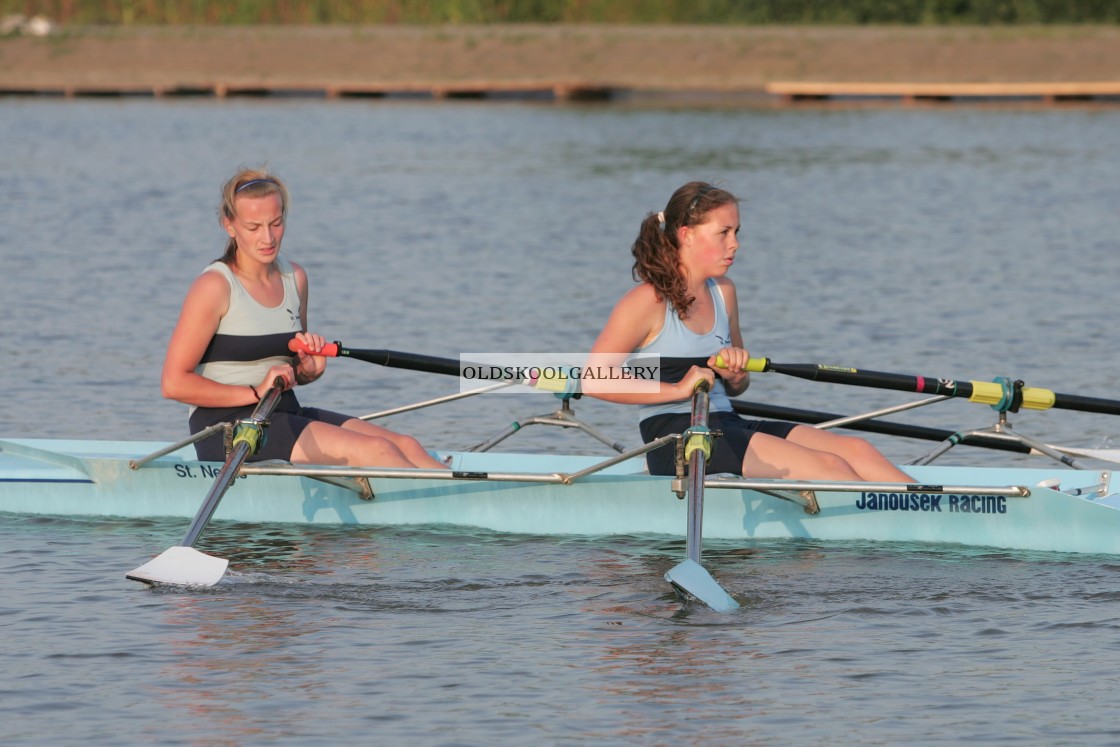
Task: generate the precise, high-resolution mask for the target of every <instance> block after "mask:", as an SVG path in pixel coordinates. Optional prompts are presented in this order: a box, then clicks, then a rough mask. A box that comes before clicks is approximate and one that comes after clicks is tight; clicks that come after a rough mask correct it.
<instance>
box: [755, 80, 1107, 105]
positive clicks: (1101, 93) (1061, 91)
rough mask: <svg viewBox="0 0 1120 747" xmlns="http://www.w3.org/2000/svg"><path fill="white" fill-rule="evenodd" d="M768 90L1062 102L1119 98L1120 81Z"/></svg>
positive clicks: (817, 97)
mask: <svg viewBox="0 0 1120 747" xmlns="http://www.w3.org/2000/svg"><path fill="white" fill-rule="evenodd" d="M766 92H767V93H769V94H771V95H774V96H779V97H781V98H782V100H783V101H785V102H787V103H796V102H802V101H825V100H831V99H898V100H900V101H902V102H903V103H917V102H922V101H958V100H959V101H980V100H995V101H1016V100H1037V101H1042V102H1044V103H1048V104H1053V103H1058V102H1062V101H1093V100H1106V99H1117V100H1120V82H1116V81H1098V82H1081V83H1072V82H1038V83H860V82H848V83H829V82H806V81H799V82H774V83H768V84H767V85H766Z"/></svg>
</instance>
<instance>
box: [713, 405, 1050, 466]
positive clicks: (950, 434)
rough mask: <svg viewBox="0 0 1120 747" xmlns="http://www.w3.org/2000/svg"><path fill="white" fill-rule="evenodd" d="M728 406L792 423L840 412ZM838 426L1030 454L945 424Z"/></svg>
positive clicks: (1024, 447) (871, 422)
mask: <svg viewBox="0 0 1120 747" xmlns="http://www.w3.org/2000/svg"><path fill="white" fill-rule="evenodd" d="M731 406H732V407H733V408H734V409H735V412H737V413H740V414H742V415H752V416H754V417H757V418H771V419H774V420H789V421H792V422H795V423H827V422H829V421H832V420H839V419H841V418H843V417H844V416H843V415H837V414H835V413H831V412H821V411H820V410H802V409H799V408H796V407H783V406H781V405H768V404H765V403H763V402H748V401H747V400H741V399H733V400H731ZM838 427H840V428H845V429H847V430H853V431H863V432H865V433H882V434H885V435H888V436H902V437H904V438H915V439H921V440H925V441H947V440H949V439H951V438H955V439H958V440H957V443H959V444H961V445H964V446H978V447H982V448H985V449H996V450H999V451H1014V452H1018V453H1020V454H1030V453H1031V451H1032V449H1031V447H1029V446H1027V445H1026V444H1023V443H1019V442H1018V441H1012V440H1008V439H1003V438H999V437H997V436H983V435H979V434H975V433H970V434H968V435H965V436H962V435H961V434H960V433H959V432H958V431H951V430H948V429H946V428H932V427H929V426H925V425H912V424H910V423H899V422H895V421H890V420H855V421H852V422H850V423H844V424H842V425H839V426H838Z"/></svg>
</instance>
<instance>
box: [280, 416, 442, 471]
mask: <svg viewBox="0 0 1120 747" xmlns="http://www.w3.org/2000/svg"><path fill="white" fill-rule="evenodd" d="M355 422H356V423H358V424H360V425H359V427H357V428H354V427H346V426H349V425H350V424H351V423H355ZM361 426H368V427H361ZM291 461H292V462H293V463H297V464H344V465H348V466H356V467H426V468H433V469H446V466H445V465H442V464H440V463H439V462H438V461H436V460H435V459H433V458H432V457H431V456H430V455H429V454H428V453H427V452H426V451H424V449H423V448H422V447H421V446H420V444H419V443H418V442H417V441H416V439H414V438H412V437H411V436H403V435H401V434H399V433H393V432H392V431H389V430H387V429H385V428H380V427H378V426H375V425H371V424H369V423H365V422H364V421H361V420H349V421H347V422H346V424H345V425H344V426H342V427H339V426H336V425H330V424H329V423H321V422H315V423H309V424H308V425H307V427H306V428H304V429H303V432H302V433H301V434H300V436H299V439H297V440H296V443H295V446H294V447H293V448H292V457H291Z"/></svg>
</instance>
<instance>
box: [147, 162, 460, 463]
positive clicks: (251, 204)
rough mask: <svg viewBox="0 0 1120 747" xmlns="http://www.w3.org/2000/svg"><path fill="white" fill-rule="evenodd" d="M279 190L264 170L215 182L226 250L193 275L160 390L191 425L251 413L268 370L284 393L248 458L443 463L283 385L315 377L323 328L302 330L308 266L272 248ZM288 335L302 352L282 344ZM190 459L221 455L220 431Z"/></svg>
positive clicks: (283, 214) (194, 428)
mask: <svg viewBox="0 0 1120 747" xmlns="http://www.w3.org/2000/svg"><path fill="white" fill-rule="evenodd" d="M287 216H288V190H287V188H286V187H285V186H284V183H283V182H282V181H281V180H280V179H279V178H278V177H276V176H273V175H270V174H269V173H268V172H266V171H263V170H242V171H239V172H238V173H237V174H236V175H235V176H234V177H233V178H232V179H230V180H229V181H228V182H226V183H225V185H224V186H223V187H222V202H221V207H220V209H219V222H220V223H221V226H222V228H224V229H225V231H226V233H227V234H229V241H228V242H227V244H226V251H225V254H224V255H222V257H220V258H219V259H217V260H215V261H214V262H213V263H211V264H210V265H209V266H208V267H206V269H205V270H204V271H203V272H202V274H201V275H199V276H198V278H196V279H195V281H194V283H193V284H192V285H191V287H190V290H188V291H187V297H186V300H184V301H183V308H182V311H181V312H180V315H179V321H178V323H177V324H176V325H175V331H174V332H173V333H172V335H171V342H170V343H169V344H168V347H167V357H166V358H165V360H164V364H163V376H162V390H163V396H165V397H168V398H170V399H175V400H178V401H180V402H183V403H185V404H188V405H191V412H190V418H189V425H190V431H191V433H198V432H199V431H201V430H203V429H205V428H206V427H207V426H210V425H212V424H214V423H219V422H224V421H226V422H228V421H232V420H237V419H239V418H245V417H248V416H249V415H250V413H251V412H252V411H253V409H254V407H255V406H256V404H257V403H258V402H259V401H260V400H261V397H262V395H263V394H264V393H266V392H267V391H268V390H269V388H270V386H271V385H272V382H273V381H275V380H276V379H277V378H279V379H281V380H282V381H283V384H284V389H285V391H284V393H283V395H282V396H281V398H280V402H279V404H278V405H277V407H276V409H275V411H274V412H273V414H272V416H271V418H270V419H269V426H268V433H267V436H268V437H267V438H266V439H265V440H264V445H263V446H262V447H261V449H260V451H259V452H258V453H257V454H256V455H255V456H254V457H253V458H254V459H257V460H261V459H284V460H289V461H291V462H295V463H305V464H348V465H361V466H388V467H433V468H437V467H443V465H442V464H440V463H439V462H438V461H437V460H436V459H435V458H433V457H432V456H431V455H430V454H429V453H428V452H427V451H425V450H424V448H423V447H422V446H421V445H420V444H419V443H418V442H417V441H416V439H414V438H412V437H411V436H405V435H401V434H399V433H394V432H393V431H390V430H387V429H385V428H381V427H379V426H376V425H373V424H372V423H367V422H366V421H364V420H360V419H358V418H354V417H351V416H349V415H342V414H339V413H335V412H330V411H328V410H320V409H318V408H312V407H302V406H301V405H300V403H299V401H298V400H297V399H296V395H295V392H293V391H292V388H293V387H295V386H296V385H297V384H310V383H311V382H313V381H315V380H316V379H318V378H319V377H320V376H322V375H323V372H324V371H325V369H326V365H327V359H326V358H325V357H324V356H322V355H316V354H315V353H317V352H318V351H320V350H322V349H323V345H324V344H325V342H326V341H325V340H324V339H323V337H322V336H320V335H317V334H313V333H309V332H308V331H307V273H306V272H305V271H304V269H303V268H302V267H301V266H300V265H297V264H295V263H294V262H288V261H287V260H285V259H284V258H283V257H281V256H280V244H281V241H282V240H283V238H284V229H285V222H286V220H287ZM293 336H294V337H295V338H297V339H299V340H300V341H302V342H303V343H304V344H305V345H306V346H307V349H308V351H310V352H303V351H301V352H299V353H298V354H297V355H296V357H294V358H293V357H292V354H291V353H290V352H289V351H288V341H289V340H290V339H291V338H292V337H293ZM195 450H196V451H197V453H198V458H199V459H202V460H209V461H218V462H221V461H225V458H226V455H225V452H224V447H223V444H222V439H220V438H213V437H211V438H207V439H204V440H202V441H199V442H196V444H195Z"/></svg>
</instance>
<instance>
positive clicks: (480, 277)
mask: <svg viewBox="0 0 1120 747" xmlns="http://www.w3.org/2000/svg"><path fill="white" fill-rule="evenodd" d="M1118 153H1120V111H1117V110H1115V109H1109V108H1085V109H1082V108H1049V109H973V108H944V109H938V108H930V109H901V108H899V109H866V110H851V111H841V110H828V109H807V110H775V111H768V110H689V109H679V110H677V109H650V108H626V107H590V108H581V107H574V106H573V107H568V106H552V105H546V106H536V105H519V104H510V105H506V104H496V103H483V104H475V103H465V102H448V103H444V104H440V103H429V102H419V103H409V102H394V103H369V102H321V101H299V100H293V101H261V102H232V101H231V102H156V101H64V102H59V101H37V100H26V99H9V100H5V101H0V226H3V229H4V230H3V231H0V257H2V258H3V263H4V270H3V273H2V275H0V298H2V301H0V303H2V307H3V310H4V322H3V325H2V327H0V330H2V331H0V356H2V358H0V360H3V361H4V366H3V368H2V370H3V373H0V381H2V391H3V393H4V400H5V403H4V407H3V408H2V409H0V435H3V436H49V437H80V438H87V437H94V438H109V439H132V438H140V439H160V440H164V439H175V438H179V437H181V436H182V435H183V434H184V431H185V413H184V408H183V407H182V406H180V405H176V404H174V403H169V402H166V401H163V400H161V399H160V397H159V386H158V379H159V367H160V365H161V362H162V356H163V350H164V346H165V344H166V340H167V337H168V335H169V333H170V330H171V328H172V326H173V325H174V322H175V317H176V314H177V312H178V307H179V304H180V302H181V300H182V296H183V293H184V292H185V290H186V287H187V285H188V284H189V282H190V280H191V278H192V277H193V276H194V275H195V274H197V272H198V271H199V270H201V268H202V267H203V266H204V265H205V264H206V262H207V261H208V260H209V259H211V258H212V257H214V256H216V255H217V254H218V253H219V252H220V250H221V247H222V244H223V235H222V233H221V232H220V230H219V229H218V227H217V222H216V213H215V209H216V203H217V195H218V186H219V184H220V183H221V182H222V181H223V180H224V179H225V178H226V177H228V176H229V174H230V173H231V172H232V171H233V169H234V168H235V167H237V166H238V165H257V164H260V163H264V162H267V163H268V164H269V165H270V166H271V167H272V168H274V169H275V170H276V171H277V172H278V173H280V174H281V175H282V176H284V177H285V178H286V179H287V180H288V182H289V184H290V186H291V188H292V192H293V207H292V214H291V219H290V222H289V228H288V234H287V236H286V238H285V250H286V252H287V253H288V254H289V255H290V256H291V257H292V258H294V259H296V260H297V261H300V262H302V263H303V264H304V265H305V266H306V267H307V268H308V271H309V273H310V275H311V284H312V291H311V292H312V310H311V311H312V313H311V322H312V324H311V326H312V327H313V328H314V329H316V330H318V331H321V332H323V333H324V334H325V335H326V336H328V337H330V338H334V339H341V340H343V341H344V342H345V343H346V344H348V345H350V346H352V347H385V348H392V349H398V350H405V351H414V352H424V353H428V354H432V355H444V356H455V355H458V354H459V353H460V352H469V351H482V352H538V351H564V352H579V351H582V350H586V349H587V347H588V346H590V344H591V342H592V341H593V340H594V338H595V335H596V334H597V333H598V330H599V328H600V326H601V325H602V323H603V321H604V320H605V318H606V315H607V314H608V312H609V310H610V308H611V306H612V305H613V303H614V301H615V300H616V299H617V298H618V296H620V295H621V294H622V293H623V292H625V291H626V289H627V288H629V287H630V285H631V280H630V277H629V268H630V260H629V253H628V246H629V242H630V240H631V239H632V237H633V234H634V232H635V231H636V228H637V224H638V222H639V221H640V220H641V218H642V217H643V216H644V215H645V214H646V213H647V212H649V211H655V210H658V209H660V208H661V207H662V206H663V204H664V201H665V199H666V198H667V197H668V195H669V194H670V193H671V192H672V190H673V189H674V188H675V187H676V186H678V185H679V184H681V183H683V182H684V181H687V180H690V179H693V178H702V179H709V180H716V181H719V182H721V183H723V184H724V185H726V186H727V187H728V188H729V189H731V190H732V191H734V192H736V193H737V194H739V195H741V196H742V197H743V198H744V206H743V222H744V227H743V239H744V246H743V249H742V250H741V251H740V254H739V257H738V259H737V261H736V265H735V267H734V268H733V269H732V277H733V278H734V279H735V281H736V283H737V284H738V286H739V289H740V302H741V308H740V314H741V316H742V318H743V321H744V327H745V337H746V340H747V345H748V347H749V348H750V349H751V351H752V352H753V353H755V354H756V355H766V356H770V357H771V358H773V359H774V360H779V361H785V362H824V363H834V364H844V365H850V366H857V367H861V368H865V369H878V370H886V371H898V372H904V373H916V374H923V375H929V376H946V377H954V378H959V379H966V380H967V379H981V380H984V379H991V378H992V377H995V376H1011V377H1014V378H1021V379H1024V380H1025V381H1027V382H1028V384H1030V385H1033V386H1041V387H1049V388H1052V389H1055V390H1058V391H1062V392H1071V393H1081V394H1091V395H1097V396H1106V397H1107V396H1114V395H1115V392H1114V391H1113V390H1114V383H1115V381H1116V377H1115V375H1114V371H1115V370H1116V368H1117V353H1116V345H1115V340H1116V335H1115V329H1116V316H1117V315H1116V313H1115V312H1114V310H1113V306H1114V304H1112V303H1111V302H1110V299H1111V298H1112V295H1113V292H1112V291H1113V289H1112V285H1113V282H1112V281H1113V278H1114V277H1115V275H1116V273H1115V269H1116V268H1117V259H1116V257H1117V250H1118V248H1120V239H1118V237H1120V186H1118V182H1117V180H1116V174H1117V173H1118V171H1120V169H1118V166H1120V163H1118V157H1117V154H1118ZM455 386H456V385H455V382H453V381H451V382H449V381H447V380H442V379H441V378H440V377H437V376H432V375H428V376H425V375H419V374H415V373H407V372H403V371H396V370H389V369H382V368H377V367H374V366H370V365H367V364H363V363H360V362H357V361H336V362H334V363H333V364H332V365H331V368H330V370H329V372H328V375H327V377H326V378H325V379H324V380H323V381H321V382H319V383H317V384H316V385H315V388H314V390H309V392H308V393H307V394H304V395H302V396H303V398H304V399H305V400H306V401H311V402H313V403H314V404H317V405H321V406H325V407H331V408H334V409H340V410H345V411H350V412H355V413H365V412H372V411H375V410H379V409H384V408H388V407H393V406H396V405H400V404H404V403H407V402H412V401H418V400H422V399H425V398H429V397H435V396H439V395H443V394H447V393H448V392H450V391H453V390H454V388H455ZM748 395H749V396H747V399H754V400H758V401H766V402H772V403H776V404H781V405H787V406H793V407H803V408H808V409H821V410H830V411H833V412H843V413H850V412H855V411H857V410H859V409H871V408H873V407H881V406H885V405H888V404H894V403H896V402H898V401H904V400H905V399H906V398H905V397H902V398H901V400H900V399H899V398H894V397H892V396H891V395H886V396H884V393H883V392H878V391H874V390H858V389H854V388H843V387H835V386H828V385H822V384H813V383H808V382H800V381H797V380H792V379H785V378H782V377H779V376H777V375H763V376H758V377H756V378H755V382H754V384H753V385H752V388H751V389H750V391H749V392H748ZM555 406H556V405H555V401H554V400H552V399H551V398H542V397H540V396H535V395H500V396H499V395H492V396H489V397H485V398H475V399H474V400H466V401H463V402H459V403H456V404H453V405H444V406H440V407H436V408H429V409H426V410H421V411H418V412H415V413H411V414H408V415H402V416H397V417H395V418H394V419H393V421H392V424H393V425H395V426H396V427H399V428H402V429H405V430H409V431H412V432H414V433H416V434H417V435H418V436H420V437H421V438H422V440H423V441H424V442H425V443H428V444H430V445H432V446H434V447H440V448H457V447H465V446H468V445H471V444H473V443H476V442H477V441H479V440H481V439H482V438H484V437H485V436H488V435H490V434H491V433H493V432H495V431H497V430H498V429H500V428H502V427H503V426H504V425H506V424H507V423H508V422H510V421H511V420H513V419H515V418H520V417H524V416H527V415H531V414H539V413H544V412H548V411H550V410H551V409H554V408H555ZM576 410H577V414H578V415H580V417H582V418H584V419H586V420H587V421H588V422H590V423H592V424H593V425H595V426H596V427H598V428H600V429H602V430H604V431H606V432H608V433H609V434H611V435H612V436H613V437H615V438H618V439H620V440H622V441H624V442H627V443H631V444H632V443H634V442H636V441H637V434H636V428H635V426H634V422H633V417H634V416H633V413H632V412H630V411H629V410H627V409H626V408H623V407H619V406H615V405H606V404H603V403H595V402H586V401H581V402H579V403H577V405H576ZM994 418H995V413H993V412H992V411H991V410H990V409H988V408H986V407H980V406H977V405H971V404H968V403H964V402H958V401H954V402H949V403H944V404H941V405H937V406H935V407H933V408H927V409H926V410H924V411H921V412H918V413H915V414H912V415H910V416H906V418H900V419H908V420H910V421H911V422H916V423H920V424H925V425H936V426H939V427H946V428H960V427H969V426H976V427H980V426H984V425H987V424H990V423H991V422H993V421H994ZM1014 422H1015V425H1016V426H1017V427H1019V428H1020V430H1022V431H1024V432H1026V433H1030V434H1033V435H1037V436H1039V437H1040V438H1043V439H1045V440H1047V441H1050V442H1057V443H1067V444H1071V445H1081V446H1087V447H1098V446H1113V445H1115V444H1114V442H1113V439H1114V438H1115V437H1116V434H1117V433H1118V432H1120V428H1118V426H1117V424H1116V422H1115V420H1114V419H1108V418H1107V417H1104V416H1088V415H1079V414H1076V413H1070V412H1058V411H1047V412H1030V413H1020V414H1018V415H1016V416H1014ZM515 439H516V441H515V442H514V443H513V444H512V445H515V446H517V447H520V448H540V449H550V450H557V451H572V450H579V451H596V445H595V443H594V442H590V441H589V440H588V439H586V438H585V437H581V436H580V435H578V434H573V433H555V432H552V431H549V430H547V429H544V428H538V429H527V430H526V432H524V433H522V434H518V436H516V437H515ZM877 443H879V444H880V446H882V447H883V448H884V450H886V451H887V452H888V453H890V454H891V455H892V456H895V457H896V458H898V459H899V460H900V461H905V460H907V459H911V458H914V457H917V456H919V455H921V454H923V453H924V452H925V451H926V450H928V449H929V448H930V447H931V445H930V444H927V443H924V442H915V441H895V442H890V441H884V440H881V439H880V440H877ZM958 451H960V453H959V454H956V455H954V458H955V459H957V460H958V461H963V462H966V463H972V464H986V463H993V460H995V461H997V462H998V461H1005V460H1009V459H1011V457H1006V456H1003V455H1000V454H996V455H994V456H993V455H992V453H990V452H984V451H980V450H972V451H971V452H965V451H964V450H963V449H958ZM1016 459H1018V457H1016ZM199 498H200V500H201V498H202V496H200V497H199ZM184 529H185V527H184V525H183V523H182V522H175V521H152V522H137V521H113V520H99V521H75V520H69V519H63V518H28V517H22V516H10V515H9V516H0V574H2V577H3V579H4V580H3V586H2V587H0V589H2V595H0V672H2V674H0V721H2V722H3V723H4V724H5V726H4V730H5V741H6V742H7V743H12V744H28V745H30V744H59V745H62V744H90V743H93V744H168V745H173V744H189V745H228V744H292V745H296V744H299V745H303V744H313V743H317V744H381V743H385V744H416V745H476V744H477V745H483V744H529V743H534V744H569V743H571V744H577V743H578V744H643V745H644V744H666V745H668V744H712V745H728V744H819V743H821V742H824V741H826V740H827V741H831V742H837V743H847V744H900V743H909V744H956V743H963V742H966V741H967V742H981V743H993V744H1005V743H1006V744H1009V743H1016V744H1023V743H1026V744H1047V745H1049V744H1078V745H1081V744H1114V743H1116V742H1118V741H1120V728H1117V727H1115V726H1114V725H1113V720H1112V719H1110V718H1109V717H1108V714H1109V713H1110V707H1109V697H1110V694H1111V692H1112V689H1113V688H1114V687H1116V686H1117V684H1118V681H1120V677H1118V676H1117V674H1116V665H1115V663H1116V662H1117V660H1118V659H1117V654H1118V652H1117V647H1118V641H1120V635H1118V626H1120V623H1118V621H1120V603H1118V602H1120V564H1118V563H1117V560H1116V558H1112V557H1093V556H1073V555H1058V554H1025V553H1006V552H997V551H979V550H967V549H963V548H955V547H938V546H916V545H908V546H896V545H870V544H843V543H841V544H834V543H814V542H788V541H787V542H756V543H751V544H750V545H747V546H739V545H734V544H731V543H724V544H720V543H707V544H706V545H705V563H706V565H708V566H709V567H710V568H711V570H712V572H713V574H714V575H715V576H717V577H718V578H719V579H720V581H721V582H722V583H723V584H724V586H725V587H727V588H728V589H729V590H731V591H732V592H733V593H734V594H735V595H736V597H738V598H739V600H740V601H741V602H742V603H743V607H742V608H741V609H740V610H739V611H737V612H735V613H733V614H729V615H720V614H717V613H714V612H712V611H710V610H707V609H705V608H702V607H691V606H688V605H682V603H681V602H680V601H679V600H678V599H677V598H676V597H675V596H674V595H673V593H672V592H671V590H670V589H669V588H668V587H667V586H666V584H665V582H664V581H663V580H662V575H663V574H664V572H665V571H666V570H667V569H668V568H670V567H672V566H673V565H674V564H676V562H678V561H679V560H680V559H681V557H682V556H683V553H684V546H683V541H677V540H674V539H670V538H664V537H654V538H650V537H621V538H619V537H615V538H610V539H603V538H594V537H587V538H572V539H567V540H565V539H557V538H542V537H526V536H508V535H497V534H490V533H485V532H472V531H467V530H451V529H446V528H432V529H429V530H421V529H417V530H408V531H401V530H399V529H394V530H379V529H346V530H328V529H317V528H296V527H283V526H265V527H261V526H248V525H231V524H221V523H218V524H215V525H213V526H212V527H211V528H210V529H208V531H207V533H206V535H205V536H204V538H203V544H204V545H205V549H207V550H208V551H212V552H215V553H216V554H219V555H223V556H225V557H229V558H230V559H231V567H232V568H233V569H234V572H233V573H231V574H230V576H228V577H227V579H225V580H223V582H222V583H221V584H219V585H218V586H217V587H215V588H213V589H210V590H205V591H195V590H182V589H156V590H152V589H147V588H144V587H141V586H139V585H137V584H134V583H132V582H129V581H126V580H125V579H124V577H123V573H124V572H125V571H126V570H128V569H130V568H133V567H135V566H136V565H137V564H138V563H139V562H142V561H143V560H144V559H146V558H148V557H150V556H151V555H154V554H156V553H158V552H160V551H161V550H162V549H165V548H166V547H168V546H169V545H171V544H174V543H175V542H177V541H178V539H179V538H180V537H181V535H182V532H183V531H184ZM1055 531H1060V528H1055Z"/></svg>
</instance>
